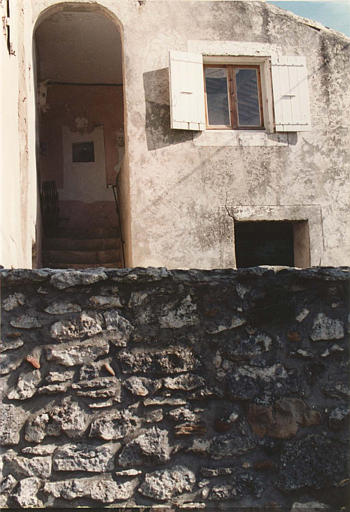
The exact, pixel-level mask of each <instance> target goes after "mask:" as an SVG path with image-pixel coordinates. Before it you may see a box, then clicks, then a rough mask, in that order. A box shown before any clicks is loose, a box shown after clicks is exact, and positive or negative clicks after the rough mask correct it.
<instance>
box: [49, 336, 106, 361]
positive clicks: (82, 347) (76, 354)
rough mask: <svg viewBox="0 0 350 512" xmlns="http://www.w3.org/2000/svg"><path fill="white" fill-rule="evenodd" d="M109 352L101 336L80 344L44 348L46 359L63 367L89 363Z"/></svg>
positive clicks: (64, 344)
mask: <svg viewBox="0 0 350 512" xmlns="http://www.w3.org/2000/svg"><path fill="white" fill-rule="evenodd" d="M108 352H109V344H108V342H107V341H106V340H105V339H104V337H103V336H96V337H94V338H90V339H87V340H85V341H81V342H73V343H62V344H61V345H50V346H48V347H47V348H46V358H47V360H48V361H54V362H56V363H58V364H62V365H63V366H75V365H78V364H84V363H90V362H91V361H94V360H95V359H97V358H98V357H100V356H104V355H106V354H108Z"/></svg>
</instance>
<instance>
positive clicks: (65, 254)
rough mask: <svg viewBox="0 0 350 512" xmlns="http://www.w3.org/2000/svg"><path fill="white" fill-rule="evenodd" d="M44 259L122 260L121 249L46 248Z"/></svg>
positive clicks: (93, 261) (104, 261) (108, 261)
mask: <svg viewBox="0 0 350 512" xmlns="http://www.w3.org/2000/svg"><path fill="white" fill-rule="evenodd" d="M43 257H44V261H45V262H47V261H49V262H51V263H67V262H74V263H92V264H97V263H100V264H101V263H113V262H117V261H120V260H121V251H120V250H118V249H108V250H102V251H70V250H57V251H56V250H46V251H43Z"/></svg>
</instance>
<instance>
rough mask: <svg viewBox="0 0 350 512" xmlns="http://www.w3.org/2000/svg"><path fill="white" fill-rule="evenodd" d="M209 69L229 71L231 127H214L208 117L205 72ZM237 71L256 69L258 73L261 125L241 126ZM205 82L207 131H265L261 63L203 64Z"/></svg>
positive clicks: (228, 90) (228, 88) (205, 62)
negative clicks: (235, 72)
mask: <svg viewBox="0 0 350 512" xmlns="http://www.w3.org/2000/svg"><path fill="white" fill-rule="evenodd" d="M207 68H225V69H226V70H227V99H228V110H229V116H230V124H229V125H212V124H210V123H209V115H208V99H207V85H206V76H205V70H206V69H207ZM235 69H255V70H256V71H257V89H258V102H259V114H260V125H251V126H241V125H240V124H239V116H238V108H237V106H238V100H237V87H236V80H235V76H234V71H235ZM203 80H204V101H205V118H206V129H207V130H265V122H264V108H263V93H262V90H263V87H262V80H261V66H260V64H259V63H252V64H240V63H239V62H234V63H222V64H221V63H219V62H217V63H211V62H207V61H204V62H203Z"/></svg>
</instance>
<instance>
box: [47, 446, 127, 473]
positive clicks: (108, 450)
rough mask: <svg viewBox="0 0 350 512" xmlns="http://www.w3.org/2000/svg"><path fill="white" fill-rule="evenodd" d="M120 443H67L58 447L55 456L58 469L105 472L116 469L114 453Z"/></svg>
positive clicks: (54, 462) (55, 464)
mask: <svg viewBox="0 0 350 512" xmlns="http://www.w3.org/2000/svg"><path fill="white" fill-rule="evenodd" d="M119 447H120V445H115V444H114V445H113V444H110V445H109V444H108V445H100V446H94V445H88V444H66V445H63V446H60V447H59V448H57V450H56V452H55V454H54V457H53V468H54V469H55V470H56V471H87V472H88V473H104V472H106V471H111V470H113V469H114V455H115V452H116V451H117V449H118V448H119Z"/></svg>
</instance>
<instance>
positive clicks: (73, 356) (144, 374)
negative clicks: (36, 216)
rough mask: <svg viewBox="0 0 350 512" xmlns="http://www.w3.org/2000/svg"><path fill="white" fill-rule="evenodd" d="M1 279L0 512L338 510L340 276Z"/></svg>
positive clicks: (152, 273) (341, 475) (106, 274)
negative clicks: (21, 511)
mask: <svg viewBox="0 0 350 512" xmlns="http://www.w3.org/2000/svg"><path fill="white" fill-rule="evenodd" d="M0 277H1V284H2V296H1V305H2V319H3V329H2V339H3V344H2V348H1V351H2V354H1V359H0V375H1V390H2V393H3V401H2V406H1V409H0V441H1V445H2V446H3V455H2V458H1V460H2V463H3V467H2V470H3V471H2V475H3V476H2V479H1V480H0V488H1V493H2V497H1V506H3V507H11V508H12V507H20V508H27V507H29V508H30V507H42V506H45V507H49V508H51V507H55V508H56V509H58V508H59V509H61V508H67V507H68V508H77V507H82V506H83V507H90V508H92V509H95V508H96V507H102V506H107V505H108V506H113V507H114V509H117V508H118V510H119V507H120V509H123V510H124V509H125V508H127V509H128V510H129V509H132V510H135V509H139V508H140V509H141V510H159V507H162V508H161V510H167V511H170V510H173V511H175V510H202V509H206V510H212V511H213V510H228V511H232V510H248V509H249V510H257V511H258V510H272V509H273V510H278V511H281V512H282V511H283V512H287V511H290V510H292V511H293V512H297V511H298V512H299V511H300V510H304V511H305V510H307V511H308V512H311V511H313V510H315V511H316V510H330V511H332V512H335V511H338V510H345V508H342V507H345V506H346V505H347V504H348V503H349V500H348V498H349V482H350V478H349V474H348V471H349V468H348V467H347V463H346V459H347V454H348V452H349V430H348V429H349V419H350V402H349V396H350V389H349V377H350V374H349V352H348V348H349V347H348V341H349V336H348V333H349V327H350V326H349V319H350V318H349V316H348V311H349V269H348V268H347V269H345V268H343V269H310V270H304V271H296V270H293V269H291V270H287V269H285V270H283V269H282V270H281V269H279V270H278V269H273V268H270V269H267V268H255V269H249V270H241V271H233V270H216V271H206V272H201V271H198V270H197V271H194V270H192V271H179V270H175V271H167V270H165V269H154V268H149V269H135V270H105V269H98V270H96V271H89V272H78V271H50V270H47V269H44V270H37V271H20V270H19V271H17V270H12V271H4V270H3V271H1V272H0ZM298 503H299V504H300V503H302V504H303V505H300V506H299V505H298ZM153 507H154V508H153ZM157 507H158V508H157ZM250 507H252V508H250Z"/></svg>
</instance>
